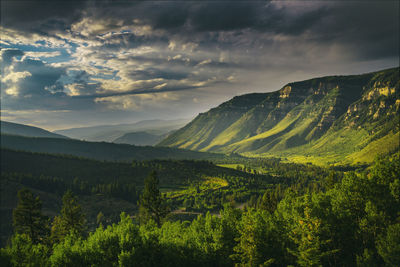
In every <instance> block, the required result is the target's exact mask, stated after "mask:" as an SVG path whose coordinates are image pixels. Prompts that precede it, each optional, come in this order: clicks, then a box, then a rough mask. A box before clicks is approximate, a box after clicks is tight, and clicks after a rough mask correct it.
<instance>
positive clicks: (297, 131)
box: [158, 68, 400, 164]
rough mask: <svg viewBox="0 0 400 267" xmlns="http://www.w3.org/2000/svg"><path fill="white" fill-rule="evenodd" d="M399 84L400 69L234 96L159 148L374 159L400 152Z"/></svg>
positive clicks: (302, 158) (319, 159)
mask: <svg viewBox="0 0 400 267" xmlns="http://www.w3.org/2000/svg"><path fill="white" fill-rule="evenodd" d="M399 87H400V81H399V68H392V69H387V70H382V71H378V72H374V73H367V74H362V75H350V76H329V77H321V78H315V79H310V80H306V81H300V82H293V83H289V84H287V85H285V86H283V88H281V89H280V90H278V91H275V92H271V93H253V94H246V95H241V96H236V97H234V98H233V99H231V100H229V101H227V102H225V103H222V104H221V105H219V106H218V107H216V108H213V109H211V110H209V111H208V112H205V113H200V114H199V115H198V116H197V117H196V118H195V119H194V120H193V121H191V122H190V123H189V124H187V125H186V126H185V127H183V128H181V129H179V130H178V131H176V132H174V133H173V134H171V135H169V136H168V137H167V138H166V139H164V140H163V141H161V142H160V143H159V144H158V145H159V146H168V147H176V148H185V149H190V150H197V151H212V152H222V153H232V152H235V153H241V154H243V155H246V156H262V157H269V156H274V157H281V158H286V159H289V160H291V161H297V162H313V163H317V164H336V163H340V164H356V163H363V162H371V161H372V160H373V159H374V158H375V157H376V156H377V155H379V154H386V153H391V152H393V151H397V150H398V148H399V106H400V99H399Z"/></svg>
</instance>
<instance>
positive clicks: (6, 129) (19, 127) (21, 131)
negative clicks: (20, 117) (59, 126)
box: [0, 120, 68, 138]
mask: <svg viewBox="0 0 400 267" xmlns="http://www.w3.org/2000/svg"><path fill="white" fill-rule="evenodd" d="M0 123H1V133H2V134H10V135H20V136H27V137H51V138H68V137H66V136H64V135H61V134H56V133H52V132H50V131H47V130H45V129H42V128H39V127H35V126H29V125H25V124H20V123H15V122H9V121H3V120H2V121H1V122H0Z"/></svg>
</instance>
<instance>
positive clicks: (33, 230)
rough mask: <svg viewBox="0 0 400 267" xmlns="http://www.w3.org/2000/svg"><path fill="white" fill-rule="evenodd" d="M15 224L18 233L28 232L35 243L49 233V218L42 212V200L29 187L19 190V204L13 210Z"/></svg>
mask: <svg viewBox="0 0 400 267" xmlns="http://www.w3.org/2000/svg"><path fill="white" fill-rule="evenodd" d="M13 226H14V231H15V233H17V234H26V235H27V236H28V237H29V238H30V239H31V240H32V242H33V243H38V242H39V241H42V240H43V239H44V238H45V237H46V236H47V234H48V219H47V217H46V216H44V215H43V214H42V202H41V200H40V199H39V197H35V196H34V195H33V194H32V192H31V191H29V190H28V189H22V190H20V191H19V192H18V206H17V207H16V208H15V210H14V211H13Z"/></svg>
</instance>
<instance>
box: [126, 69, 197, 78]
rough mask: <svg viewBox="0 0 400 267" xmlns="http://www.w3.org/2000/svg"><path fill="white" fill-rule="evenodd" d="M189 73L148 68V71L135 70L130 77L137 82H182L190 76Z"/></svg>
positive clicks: (130, 73)
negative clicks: (153, 80) (150, 80)
mask: <svg viewBox="0 0 400 267" xmlns="http://www.w3.org/2000/svg"><path fill="white" fill-rule="evenodd" d="M189 74H190V73H189V72H184V71H171V70H162V69H157V68H148V69H146V70H134V71H131V72H129V76H130V77H132V78H133V79H135V80H149V79H157V78H161V79H164V80H181V79H185V78H187V77H188V76H189Z"/></svg>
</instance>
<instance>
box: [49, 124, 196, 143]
mask: <svg viewBox="0 0 400 267" xmlns="http://www.w3.org/2000/svg"><path fill="white" fill-rule="evenodd" d="M188 122H189V119H177V120H145V121H139V122H136V123H131V124H117V125H99V126H92V127H82V128H71V129H64V130H57V131H55V133H58V134H62V135H65V136H68V137H71V138H75V139H81V140H87V141H105V142H112V141H114V140H115V139H117V138H119V137H122V136H123V135H124V134H127V133H132V132H147V133H149V134H154V135H163V134H165V133H168V132H170V131H172V130H176V129H179V128H181V127H182V126H184V125H185V124H186V123H188Z"/></svg>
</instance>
